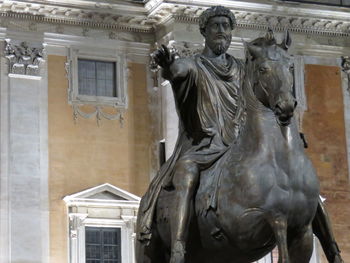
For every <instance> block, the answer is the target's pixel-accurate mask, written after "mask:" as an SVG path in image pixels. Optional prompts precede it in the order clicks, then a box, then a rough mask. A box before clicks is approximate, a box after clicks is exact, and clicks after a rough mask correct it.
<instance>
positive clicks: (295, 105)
mask: <svg viewBox="0 0 350 263" xmlns="http://www.w3.org/2000/svg"><path fill="white" fill-rule="evenodd" d="M297 106H298V102H297V101H296V100H294V109H295V108H296V107H297Z"/></svg>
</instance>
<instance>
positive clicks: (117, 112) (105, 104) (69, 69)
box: [65, 47, 129, 127]
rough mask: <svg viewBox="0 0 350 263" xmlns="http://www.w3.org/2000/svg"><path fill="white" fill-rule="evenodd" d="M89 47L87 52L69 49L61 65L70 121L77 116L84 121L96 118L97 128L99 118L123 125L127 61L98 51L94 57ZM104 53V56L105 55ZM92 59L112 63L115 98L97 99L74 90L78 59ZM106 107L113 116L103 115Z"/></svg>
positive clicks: (124, 58)
mask: <svg viewBox="0 0 350 263" xmlns="http://www.w3.org/2000/svg"><path fill="white" fill-rule="evenodd" d="M92 51H93V50H91V49H90V48H89V49H88V50H86V49H84V48H83V47H80V48H72V49H70V51H69V56H68V59H67V62H66V63H65V69H66V77H67V79H68V103H69V104H70V105H71V106H72V108H73V119H74V122H76V121H77V119H78V117H79V116H80V117H83V118H85V119H90V118H96V121H97V125H98V126H99V125H100V123H101V120H102V119H106V120H119V123H120V126H121V127H122V126H123V124H124V112H125V111H126V109H127V104H128V103H127V80H128V72H129V69H128V62H127V60H126V57H125V56H123V55H120V54H119V55H116V54H115V53H114V52H113V53H108V52H107V51H103V50H102V51H101V53H99V54H96V53H93V52H92ZM105 52H107V53H105ZM92 54H93V59H96V58H99V59H100V60H101V61H105V60H106V61H107V60H108V61H111V59H113V62H115V63H116V72H115V76H116V87H115V88H116V90H117V94H118V96H117V97H100V96H89V95H81V94H79V88H78V57H79V56H80V55H82V56H83V57H85V58H88V57H91V56H92ZM84 105H88V106H89V107H90V108H93V110H92V111H91V110H90V111H88V112H87V111H85V109H84V108H83V107H82V106H84ZM106 108H109V109H113V111H114V112H113V113H107V112H106V110H105V109H106Z"/></svg>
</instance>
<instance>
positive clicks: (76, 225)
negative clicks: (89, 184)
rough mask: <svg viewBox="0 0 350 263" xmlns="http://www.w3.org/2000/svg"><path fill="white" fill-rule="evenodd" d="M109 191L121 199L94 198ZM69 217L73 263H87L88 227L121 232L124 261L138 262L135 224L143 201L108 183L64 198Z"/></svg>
mask: <svg viewBox="0 0 350 263" xmlns="http://www.w3.org/2000/svg"><path fill="white" fill-rule="evenodd" d="M103 192H109V194H112V195H114V196H115V197H118V198H117V199H104V198H101V197H94V196H95V195H96V194H99V193H103ZM63 200H64V202H65V203H66V207H67V216H68V231H67V235H68V249H69V250H68V255H69V259H68V262H69V263H85V262H86V257H85V245H86V244H85V231H86V229H85V228H86V227H110V228H120V230H121V261H122V262H125V263H134V262H135V257H134V253H135V248H134V243H135V237H136V234H135V224H136V214H137V210H138V208H139V203H140V198H139V197H137V196H135V195H133V194H131V193H128V192H126V191H125V190H122V189H120V188H117V187H115V186H113V185H111V184H108V183H105V184H102V185H99V186H96V187H93V188H90V189H87V190H84V191H82V192H79V193H76V194H73V195H68V196H66V197H64V198H63Z"/></svg>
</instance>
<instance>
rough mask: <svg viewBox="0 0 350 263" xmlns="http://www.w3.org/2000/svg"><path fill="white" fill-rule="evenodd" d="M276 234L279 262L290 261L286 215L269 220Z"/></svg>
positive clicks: (285, 262) (287, 262) (288, 262)
mask: <svg viewBox="0 0 350 263" xmlns="http://www.w3.org/2000/svg"><path fill="white" fill-rule="evenodd" d="M268 222H269V223H270V226H271V227H272V230H273V232H274V235H275V239H276V242H277V248H278V263H290V261H289V256H288V246H287V220H286V218H284V217H282V216H281V217H271V218H270V219H269V221H268Z"/></svg>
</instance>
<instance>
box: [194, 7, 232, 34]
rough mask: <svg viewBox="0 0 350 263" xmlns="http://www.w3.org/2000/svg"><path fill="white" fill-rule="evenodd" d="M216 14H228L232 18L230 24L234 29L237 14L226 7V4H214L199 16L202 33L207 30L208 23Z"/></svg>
mask: <svg viewBox="0 0 350 263" xmlns="http://www.w3.org/2000/svg"><path fill="white" fill-rule="evenodd" d="M214 16H226V17H228V18H229V19H230V25H231V29H234V28H235V26H236V24H237V23H236V18H235V15H234V14H233V13H232V12H231V10H230V9H228V8H226V7H224V6H212V7H210V8H208V9H206V10H205V11H204V12H203V13H202V14H201V15H200V16H199V30H200V32H201V34H202V35H203V33H204V32H205V27H206V26H207V23H208V21H209V19H210V18H212V17H214Z"/></svg>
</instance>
